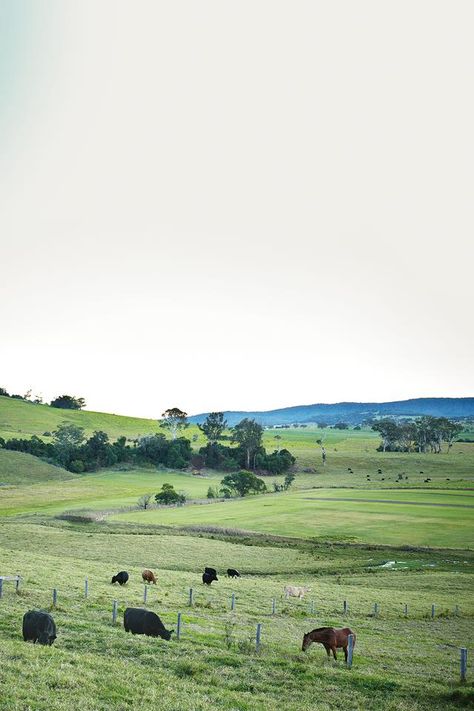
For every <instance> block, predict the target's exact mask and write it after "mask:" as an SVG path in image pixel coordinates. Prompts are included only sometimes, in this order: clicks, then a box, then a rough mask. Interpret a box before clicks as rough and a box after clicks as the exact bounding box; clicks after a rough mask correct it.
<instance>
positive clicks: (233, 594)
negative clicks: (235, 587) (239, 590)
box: [230, 593, 235, 610]
mask: <svg viewBox="0 0 474 711" xmlns="http://www.w3.org/2000/svg"><path fill="white" fill-rule="evenodd" d="M230 609H231V610H235V593H232V598H231V600H230Z"/></svg>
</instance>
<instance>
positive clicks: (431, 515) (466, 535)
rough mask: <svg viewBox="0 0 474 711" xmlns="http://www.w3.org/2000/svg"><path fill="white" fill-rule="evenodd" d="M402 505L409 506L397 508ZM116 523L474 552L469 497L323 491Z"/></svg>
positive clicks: (160, 512)
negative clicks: (202, 528)
mask: <svg viewBox="0 0 474 711" xmlns="http://www.w3.org/2000/svg"><path fill="white" fill-rule="evenodd" d="M344 499H349V500H348V501H347V500H344ZM364 499H366V500H365V501H364ZM367 499H374V501H370V500H367ZM399 501H401V502H403V503H395V502H399ZM440 504H442V505H440ZM455 504H457V505H455ZM459 504H461V505H463V506H465V507H469V506H470V507H471V508H464V507H463V508H461V507H460V506H459ZM113 518H115V519H116V520H122V521H123V520H125V521H129V522H133V523H148V524H150V523H156V524H162V525H170V524H171V525H180V526H182V525H201V526H205V525H210V524H212V525H213V526H221V527H223V528H239V529H245V530H250V531H262V532H265V533H272V534H275V535H286V536H304V537H306V538H312V537H315V538H321V539H330V540H341V541H352V542H357V543H375V544H387V545H415V546H434V547H447V548H472V547H473V546H474V496H473V495H472V494H469V493H463V492H457V495H453V493H450V492H438V491H436V492H427V491H417V490H412V491H409V492H408V491H402V492H400V491H397V490H387V489H386V490H383V492H380V491H376V492H374V491H352V490H346V489H345V490H334V489H318V490H317V491H313V490H311V491H298V492H292V493H281V494H273V495H270V496H268V495H267V496H258V497H247V498H245V499H240V500H233V501H232V500H229V501H225V502H222V503H216V504H213V505H212V506H186V507H181V508H171V509H166V510H164V509H154V510H150V511H143V512H130V513H126V514H121V515H117V516H114V517H113Z"/></svg>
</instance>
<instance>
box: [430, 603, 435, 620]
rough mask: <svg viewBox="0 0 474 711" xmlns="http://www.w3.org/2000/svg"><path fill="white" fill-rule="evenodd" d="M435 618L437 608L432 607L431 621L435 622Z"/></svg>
mask: <svg viewBox="0 0 474 711" xmlns="http://www.w3.org/2000/svg"><path fill="white" fill-rule="evenodd" d="M434 617H435V606H434V605H431V619H432V620H434Z"/></svg>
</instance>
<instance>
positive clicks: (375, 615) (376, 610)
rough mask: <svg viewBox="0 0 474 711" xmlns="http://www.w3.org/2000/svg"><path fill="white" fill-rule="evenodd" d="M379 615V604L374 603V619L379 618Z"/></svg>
mask: <svg viewBox="0 0 474 711" xmlns="http://www.w3.org/2000/svg"><path fill="white" fill-rule="evenodd" d="M378 614H379V605H378V603H377V602H375V603H374V617H377V616H378Z"/></svg>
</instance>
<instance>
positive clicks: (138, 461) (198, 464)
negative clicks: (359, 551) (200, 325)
mask: <svg viewBox="0 0 474 711" xmlns="http://www.w3.org/2000/svg"><path fill="white" fill-rule="evenodd" d="M159 424H160V427H161V428H162V429H163V430H165V431H167V432H169V433H170V435H171V438H168V437H166V435H165V434H164V433H163V432H156V433H154V434H150V435H145V436H143V437H139V438H137V439H134V440H127V438H126V437H119V438H118V439H117V440H115V441H114V442H111V441H110V439H109V436H108V434H107V433H106V432H103V431H100V430H98V431H95V432H94V433H93V434H92V435H91V436H90V437H88V438H87V437H86V435H85V432H84V429H83V428H82V427H80V426H78V425H75V424H71V423H68V422H62V423H61V424H60V425H58V427H57V429H56V430H55V431H54V432H52V433H49V432H48V433H45V435H44V436H50V437H51V441H47V442H46V441H44V440H43V439H42V438H40V437H37V436H36V435H34V436H32V437H31V438H28V439H26V438H12V439H8V440H4V439H2V438H0V447H3V448H5V449H10V450H15V451H19V452H27V453H29V454H32V455H34V456H36V457H41V458H42V459H45V460H47V461H50V462H52V463H55V464H59V465H60V466H62V467H64V468H65V469H67V470H68V471H71V472H74V473H82V472H88V471H96V470H97V469H100V468H103V467H110V466H113V465H115V464H120V463H123V462H128V463H131V464H134V465H137V466H140V465H150V464H151V465H155V466H156V465H162V466H165V467H169V468H171V469H185V468H186V467H188V466H191V467H193V468H195V469H201V468H203V467H208V468H211V469H221V470H224V471H229V472H231V471H238V470H239V469H242V468H245V469H246V470H253V471H260V472H262V473H269V474H282V473H284V472H285V471H288V469H290V467H291V466H292V465H293V464H294V462H295V458H294V457H293V456H292V454H291V453H290V452H289V451H288V450H287V449H281V450H275V451H274V452H271V453H267V451H266V450H265V448H264V447H263V444H262V435H263V427H262V426H261V425H259V424H258V423H256V422H255V421H254V420H249V419H247V418H245V419H244V420H241V422H239V423H238V424H237V425H235V427H233V428H232V429H231V430H230V436H229V437H228V439H230V445H224V444H223V443H222V439H223V437H224V434H223V433H224V430H226V429H227V422H226V420H225V419H224V415H223V413H222V412H213V413H211V414H210V415H208V416H207V418H206V419H205V421H204V422H203V423H201V424H199V425H198V426H199V429H200V430H201V432H202V433H203V434H204V435H205V437H206V439H207V443H206V445H205V446H203V447H201V448H200V449H199V452H198V453H197V454H196V453H195V452H194V451H193V448H192V444H191V440H190V439H188V438H187V437H184V436H183V434H182V433H183V432H184V430H186V428H187V427H188V421H187V414H186V413H185V412H183V411H182V410H179V409H178V408H171V409H170V410H166V411H165V412H164V413H163V415H162V418H161V420H160V421H159ZM226 437H227V435H226Z"/></svg>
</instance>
